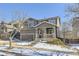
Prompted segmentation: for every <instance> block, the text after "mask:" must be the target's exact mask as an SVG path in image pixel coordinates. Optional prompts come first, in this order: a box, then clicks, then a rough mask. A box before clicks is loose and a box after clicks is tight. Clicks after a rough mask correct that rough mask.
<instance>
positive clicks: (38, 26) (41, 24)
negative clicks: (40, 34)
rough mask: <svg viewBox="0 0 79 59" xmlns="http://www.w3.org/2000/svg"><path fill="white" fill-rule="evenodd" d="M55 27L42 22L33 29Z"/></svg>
mask: <svg viewBox="0 0 79 59" xmlns="http://www.w3.org/2000/svg"><path fill="white" fill-rule="evenodd" d="M53 26H54V27H55V26H56V25H54V24H51V23H49V22H46V21H44V22H41V23H40V24H38V25H36V26H35V27H36V28H42V27H43V28H44V27H47V28H48V27H53Z"/></svg>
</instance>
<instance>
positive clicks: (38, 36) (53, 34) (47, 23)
mask: <svg viewBox="0 0 79 59" xmlns="http://www.w3.org/2000/svg"><path fill="white" fill-rule="evenodd" d="M59 29H60V17H58V16H57V17H50V18H44V19H39V20H36V19H34V18H27V19H25V20H23V25H22V28H21V30H20V40H27V41H32V40H39V41H48V40H52V39H53V38H57V37H58V36H59Z"/></svg>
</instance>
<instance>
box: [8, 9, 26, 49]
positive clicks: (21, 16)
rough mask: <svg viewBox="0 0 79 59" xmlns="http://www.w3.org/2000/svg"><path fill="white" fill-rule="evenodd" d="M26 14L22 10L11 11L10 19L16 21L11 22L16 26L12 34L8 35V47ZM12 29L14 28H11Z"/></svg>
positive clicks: (10, 45)
mask: <svg viewBox="0 0 79 59" xmlns="http://www.w3.org/2000/svg"><path fill="white" fill-rule="evenodd" d="M26 16H27V14H26V12H24V11H19V10H18V11H14V12H12V21H13V20H16V21H18V22H16V23H15V24H13V25H14V26H15V27H16V31H15V33H14V34H13V36H10V41H9V47H10V48H11V47H12V39H13V38H14V36H15V35H16V33H17V31H19V32H20V30H21V27H22V24H23V20H24V19H25V18H26ZM13 30H14V29H13Z"/></svg>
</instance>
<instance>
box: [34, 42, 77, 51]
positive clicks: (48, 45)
mask: <svg viewBox="0 0 79 59" xmlns="http://www.w3.org/2000/svg"><path fill="white" fill-rule="evenodd" d="M33 47H35V48H44V49H51V50H58V51H65V52H77V51H76V50H74V49H69V48H66V47H61V46H58V45H51V44H47V43H40V42H39V43H37V44H36V45H34V46H33Z"/></svg>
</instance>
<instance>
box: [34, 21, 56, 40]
mask: <svg viewBox="0 0 79 59" xmlns="http://www.w3.org/2000/svg"><path fill="white" fill-rule="evenodd" d="M35 30H36V32H35V34H36V35H35V40H37V41H50V40H52V39H53V38H56V30H55V26H54V25H53V24H50V23H48V22H43V23H41V24H39V25H38V26H36V28H35Z"/></svg>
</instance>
